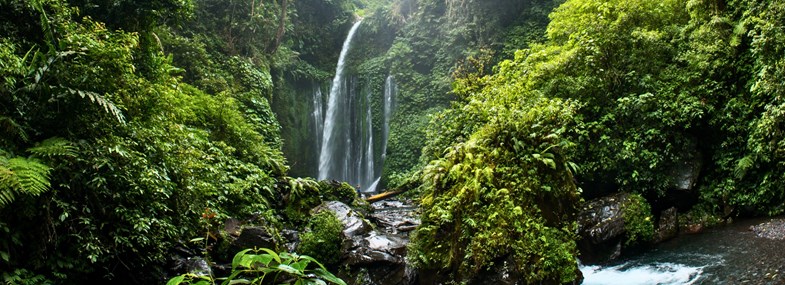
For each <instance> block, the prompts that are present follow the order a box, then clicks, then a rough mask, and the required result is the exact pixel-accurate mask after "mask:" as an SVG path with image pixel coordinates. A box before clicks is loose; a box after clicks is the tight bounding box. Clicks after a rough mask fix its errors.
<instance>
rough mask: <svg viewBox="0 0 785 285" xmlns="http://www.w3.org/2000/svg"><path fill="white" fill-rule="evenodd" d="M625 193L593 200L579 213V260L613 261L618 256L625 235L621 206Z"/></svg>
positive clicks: (626, 197)
mask: <svg viewBox="0 0 785 285" xmlns="http://www.w3.org/2000/svg"><path fill="white" fill-rule="evenodd" d="M628 199H629V197H628V195H627V194H625V193H619V194H615V195H611V196H607V197H602V198H597V199H593V200H591V201H589V202H587V203H586V204H585V205H584V206H583V208H582V209H581V211H580V212H579V213H578V235H580V237H581V239H580V240H579V241H578V249H579V251H580V258H581V261H583V262H584V263H595V262H601V261H605V260H611V259H615V258H616V257H618V256H619V254H620V253H621V246H622V242H623V236H624V233H625V228H624V225H625V223H624V217H623V213H622V205H623V204H624V203H626V202H627V200H628Z"/></svg>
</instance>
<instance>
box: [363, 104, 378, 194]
mask: <svg viewBox="0 0 785 285" xmlns="http://www.w3.org/2000/svg"><path fill="white" fill-rule="evenodd" d="M365 106H366V108H365V110H366V112H365V124H366V128H365V129H366V134H365V138H366V139H365V145H366V147H365V155H364V156H365V158H364V159H363V161H364V164H365V165H364V167H365V168H364V170H365V171H364V173H363V174H362V175H363V176H362V177H361V178H360V181H361V184H360V185H361V186H362V187H367V188H364V190H363V191H365V192H368V191H373V190H375V189H372V188H371V187H369V186H373V185H371V184H372V183H373V182H372V181H373V179H374V178H376V176H375V175H374V167H373V159H374V157H373V118H371V92H368V94H367V95H366V96H365ZM374 187H375V186H374Z"/></svg>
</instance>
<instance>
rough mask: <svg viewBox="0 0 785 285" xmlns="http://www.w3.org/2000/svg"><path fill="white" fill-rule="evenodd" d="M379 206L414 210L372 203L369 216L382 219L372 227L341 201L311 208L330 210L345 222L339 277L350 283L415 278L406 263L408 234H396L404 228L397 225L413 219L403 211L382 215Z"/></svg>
mask: <svg viewBox="0 0 785 285" xmlns="http://www.w3.org/2000/svg"><path fill="white" fill-rule="evenodd" d="M387 207H389V208H387ZM382 208H386V209H385V210H391V211H403V210H401V209H407V210H408V211H409V212H412V211H413V210H412V208H409V207H407V205H403V204H394V205H393V204H390V205H386V207H381V208H378V207H374V211H375V212H376V213H375V214H371V215H369V217H371V219H372V220H375V221H377V222H381V223H380V227H379V229H378V230H374V229H372V227H371V225H370V224H369V222H368V221H366V220H365V219H363V218H362V217H361V216H360V215H359V214H357V213H356V212H354V211H353V210H351V209H350V208H349V207H348V206H346V205H345V204H343V203H340V202H328V203H325V204H323V205H322V206H320V207H318V208H317V209H314V211H322V210H330V211H332V212H333V213H335V214H336V216H337V217H338V219H339V220H341V222H342V223H343V224H344V231H343V233H344V237H345V238H344V244H343V246H342V252H343V253H342V258H341V260H342V262H341V263H340V264H339V266H338V267H339V268H343V269H344V271H343V272H342V276H341V277H344V280H346V281H347V282H348V283H349V284H363V285H365V284H368V285H398V284H414V282H415V281H416V280H417V278H416V273H415V271H414V270H413V269H412V268H411V267H409V266H407V264H406V250H407V248H406V245H407V244H408V242H409V241H408V237H407V236H406V235H405V234H398V232H404V231H405V230H402V229H400V227H406V226H407V225H412V224H416V220H413V219H412V218H411V217H410V215H408V214H403V213H402V214H401V215H389V216H387V217H383V216H385V213H380V212H379V211H380V210H382ZM412 215H413V214H412ZM399 226H400V227H399Z"/></svg>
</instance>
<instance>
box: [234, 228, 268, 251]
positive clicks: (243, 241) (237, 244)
mask: <svg viewBox="0 0 785 285" xmlns="http://www.w3.org/2000/svg"><path fill="white" fill-rule="evenodd" d="M247 248H270V249H276V248H278V247H277V242H276V240H275V238H274V237H273V235H272V234H270V232H269V231H268V230H267V228H266V227H259V226H254V227H245V228H243V229H242V230H241V231H240V235H239V236H238V237H237V238H236V239H234V240H233V241H231V243H230V245H229V253H236V252H239V251H241V250H244V249H247Z"/></svg>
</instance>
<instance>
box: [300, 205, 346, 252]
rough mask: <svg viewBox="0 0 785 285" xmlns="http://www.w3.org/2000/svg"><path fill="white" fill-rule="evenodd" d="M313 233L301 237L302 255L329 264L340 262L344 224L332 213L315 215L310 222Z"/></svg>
mask: <svg viewBox="0 0 785 285" xmlns="http://www.w3.org/2000/svg"><path fill="white" fill-rule="evenodd" d="M309 228H310V229H311V231H309V232H305V233H303V234H302V235H301V236H300V246H299V247H298V251H299V252H300V253H303V254H306V255H310V256H313V257H315V258H316V259H318V260H322V261H323V262H325V263H327V264H335V263H337V262H338V261H339V260H340V256H341V243H342V242H343V236H342V234H341V231H342V230H343V224H342V223H341V221H340V220H338V218H336V217H335V215H334V214H333V213H332V212H330V211H321V212H319V213H317V214H315V215H314V216H313V217H312V218H311V220H310V222H309Z"/></svg>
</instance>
